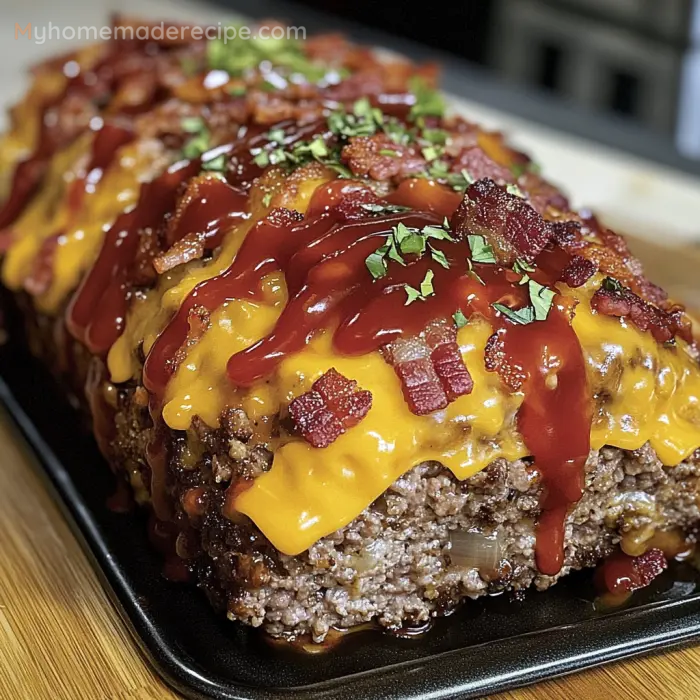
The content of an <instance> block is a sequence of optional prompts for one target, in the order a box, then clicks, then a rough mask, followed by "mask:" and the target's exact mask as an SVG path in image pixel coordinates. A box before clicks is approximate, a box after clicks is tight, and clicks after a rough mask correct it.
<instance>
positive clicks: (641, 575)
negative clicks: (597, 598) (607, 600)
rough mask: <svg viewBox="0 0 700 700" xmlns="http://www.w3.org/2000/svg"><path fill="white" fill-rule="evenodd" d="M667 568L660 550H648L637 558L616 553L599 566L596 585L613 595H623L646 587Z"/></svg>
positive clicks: (620, 552) (619, 552)
mask: <svg viewBox="0 0 700 700" xmlns="http://www.w3.org/2000/svg"><path fill="white" fill-rule="evenodd" d="M667 566H668V564H667V562H666V557H665V556H664V553H663V552H662V551H661V550H660V549H650V550H649V551H648V552H645V553H644V554H642V555H641V556H638V557H630V556H629V555H627V554H625V553H624V552H622V551H618V552H616V553H615V554H613V555H612V556H610V557H608V558H607V559H606V560H605V561H604V562H603V563H602V564H601V566H600V568H599V569H598V571H597V572H596V585H597V587H598V588H600V589H602V590H603V591H607V592H609V593H612V594H613V595H625V594H628V593H632V591H636V590H639V589H640V588H644V587H646V586H648V585H649V584H650V583H651V582H652V581H653V580H654V579H655V578H656V577H657V576H659V574H661V573H662V572H663V571H664V570H665V569H666V567H667Z"/></svg>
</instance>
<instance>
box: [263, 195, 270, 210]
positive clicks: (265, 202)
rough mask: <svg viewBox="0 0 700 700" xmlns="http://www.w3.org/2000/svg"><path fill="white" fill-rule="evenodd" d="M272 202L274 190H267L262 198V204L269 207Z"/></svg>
mask: <svg viewBox="0 0 700 700" xmlns="http://www.w3.org/2000/svg"><path fill="white" fill-rule="evenodd" d="M271 202H272V192H266V193H265V194H264V195H263V198H262V205H263V206H264V207H266V208H267V207H269V206H270V203H271Z"/></svg>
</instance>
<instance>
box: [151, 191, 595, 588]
mask: <svg viewBox="0 0 700 700" xmlns="http://www.w3.org/2000/svg"><path fill="white" fill-rule="evenodd" d="M360 191H361V186H359V185H358V184H353V183H350V182H348V181H336V182H333V183H331V184H330V185H328V186H325V187H322V188H319V190H317V192H316V193H315V194H314V196H313V197H312V201H311V203H310V205H309V209H308V212H307V216H306V218H304V220H303V221H298V220H297V219H298V216H296V217H295V216H293V215H292V214H291V213H290V212H286V210H276V211H275V212H272V214H270V215H268V217H266V218H265V219H264V220H262V221H261V222H259V223H258V224H256V226H255V227H254V228H253V229H251V231H250V232H249V233H248V235H247V237H246V239H245V241H244V243H243V246H242V247H241V249H240V251H239V253H238V255H237V257H236V258H235V260H234V262H233V263H232V264H231V266H230V267H229V268H228V269H227V270H226V271H224V272H223V273H222V274H220V275H218V276H217V277H214V278H212V279H210V280H206V281H204V282H201V283H200V284H199V285H198V286H197V287H196V288H195V289H194V290H193V292H192V293H191V294H190V295H189V297H188V298H187V299H186V300H185V302H184V304H183V306H182V308H181V309H180V310H179V311H178V313H177V314H176V315H175V317H174V318H173V320H172V321H171V323H170V324H169V325H168V327H166V329H165V330H164V331H163V333H162V334H161V335H160V337H159V338H158V340H157V341H156V343H155V344H154V346H153V348H152V349H151V352H150V353H149V355H148V358H147V360H146V364H145V367H144V383H145V385H146V387H147V388H148V389H149V390H150V391H151V392H152V393H153V394H154V395H155V396H154V398H155V399H156V401H155V403H156V404H158V403H159V399H160V398H161V397H162V393H163V392H164V389H165V386H166V384H167V382H168V380H169V379H170V376H171V374H172V363H171V359H172V357H173V356H174V354H175V352H177V350H178V348H179V347H180V345H181V344H182V342H183V341H184V339H185V337H186V334H187V317H188V313H189V311H190V309H192V308H193V307H195V306H203V307H204V308H206V309H207V310H209V311H213V310H214V309H215V308H217V307H218V306H220V305H221V304H223V303H225V302H226V301H227V300H232V299H246V298H249V299H257V298H260V283H261V280H262V277H263V276H264V275H266V274H269V273H270V272H272V271H274V270H281V271H282V272H283V273H284V275H285V278H286V281H287V288H288V294H289V301H288V303H287V305H286V307H285V308H284V310H283V311H282V314H281V315H280V317H279V319H278V321H277V323H276V325H275V328H274V329H273V331H272V332H271V333H270V334H269V335H268V336H266V337H264V338H263V339H261V340H260V341H259V342H257V343H255V344H254V345H252V346H251V347H249V348H247V349H245V350H243V351H241V352H239V353H236V354H235V355H233V356H232V357H231V358H230V360H229V362H228V366H227V372H228V375H229V378H230V379H231V381H232V382H233V383H235V384H236V385H239V386H250V385H252V384H253V383H255V382H256V381H258V380H259V379H261V378H264V377H266V376H269V374H271V373H272V372H274V370H275V368H276V367H277V365H278V364H279V363H280V362H281V361H282V360H283V359H284V358H285V357H286V356H288V355H290V354H292V353H295V352H298V351H299V350H301V349H302V348H303V347H304V346H305V345H306V343H307V342H308V340H309V339H310V338H311V337H312V336H313V334H314V333H315V332H317V331H318V330H319V329H322V328H329V327H330V328H335V330H334V331H333V345H334V348H335V350H336V352H338V353H340V354H344V355H361V354H364V353H368V352H371V351H373V350H378V349H379V348H381V347H382V346H383V345H385V344H387V343H389V342H391V341H392V340H394V339H396V338H397V337H399V336H409V335H413V334H417V333H419V332H420V331H421V330H423V329H424V328H425V327H426V325H427V324H428V323H429V322H430V321H432V320H435V319H437V318H450V317H451V316H452V314H453V313H454V312H455V311H456V310H457V309H460V310H461V311H462V312H463V313H464V314H465V316H467V317H469V316H470V315H472V314H479V315H481V316H483V317H485V318H486V319H487V320H488V321H489V322H490V323H491V325H492V327H493V330H494V332H495V333H497V334H498V335H499V338H500V340H501V341H502V343H503V348H504V355H505V363H506V364H507V365H509V366H511V367H513V368H516V369H517V370H518V371H519V372H520V373H521V374H522V375H523V376H524V377H525V379H524V382H523V384H522V387H521V390H522V392H523V394H524V399H523V403H522V405H521V408H520V410H519V412H518V416H517V423H518V429H519V432H520V433H521V435H522V436H523V439H524V440H525V443H526V445H527V446H528V449H529V450H530V452H531V454H532V455H533V457H534V461H535V466H536V468H537V470H538V471H539V472H540V473H541V475H542V480H543V497H542V503H541V505H542V515H541V517H540V522H539V525H538V531H537V565H538V568H539V570H540V571H541V572H542V573H544V574H547V575H555V574H556V573H557V572H558V571H559V570H560V568H561V566H562V564H563V561H564V551H563V536H564V529H563V526H564V519H565V517H566V514H567V511H568V508H569V507H570V506H571V504H573V503H575V502H577V501H578V500H579V499H580V497H581V494H582V491H583V468H584V465H585V462H586V459H587V456H588V452H589V449H590V425H591V408H590V402H589V399H588V393H589V392H588V388H587V382H586V374H585V363H584V358H583V353H582V350H581V346H580V343H579V342H578V339H577V337H576V335H575V333H574V331H573V329H572V328H571V323H570V321H571V311H570V308H569V305H568V304H567V303H566V302H565V300H563V299H561V297H559V296H557V297H555V303H554V305H553V306H552V308H551V309H550V312H549V316H548V318H547V319H546V320H545V321H538V322H534V323H530V324H527V325H515V324H513V323H512V322H511V321H509V320H508V319H506V318H505V317H504V316H502V315H501V314H500V313H498V312H496V311H495V310H494V308H493V306H492V305H493V304H494V303H503V304H506V305H508V306H511V307H512V308H518V307H521V306H524V305H526V304H527V303H528V292H527V287H526V286H523V285H519V284H518V282H519V281H520V278H521V276H520V275H518V274H516V273H514V272H513V271H511V270H507V269H503V268H501V267H499V266H497V265H489V264H478V263H474V264H473V267H474V269H475V272H476V273H477V274H478V276H479V277H480V278H481V279H482V280H483V282H484V284H482V283H481V282H480V281H479V280H478V279H477V278H476V277H475V276H474V275H472V274H470V273H469V271H468V268H467V262H466V261H467V258H470V255H471V252H470V249H469V246H468V244H467V242H466V241H455V242H450V241H441V240H432V241H431V243H432V245H433V246H434V247H435V248H437V249H439V250H440V251H442V252H443V253H444V255H445V256H446V257H447V259H448V260H449V262H450V267H449V269H445V268H443V267H441V266H439V265H437V264H436V263H435V262H434V261H432V259H431V257H430V256H429V255H428V254H424V255H423V256H422V257H420V258H415V257H414V258H412V259H411V258H408V257H407V258H406V262H407V264H406V266H401V265H399V264H398V263H391V264H390V265H389V267H388V272H387V274H386V276H385V277H382V278H380V279H377V280H374V281H371V280H369V279H368V275H369V273H368V271H367V269H366V267H365V259H366V258H367V256H368V255H369V254H370V253H372V252H373V251H375V250H376V249H377V248H378V247H380V246H381V245H382V243H383V242H384V240H385V237H386V235H387V234H389V233H390V231H391V229H392V227H393V226H395V225H396V224H397V223H399V222H403V223H404V224H405V225H406V226H408V227H415V228H418V229H421V228H423V227H424V226H426V225H439V224H440V223H441V221H442V217H443V216H444V215H445V214H448V213H452V211H450V209H453V207H454V206H455V199H454V198H453V197H452V196H451V195H452V193H451V192H449V191H446V190H444V191H443V192H440V195H441V196H440V197H435V196H434V195H435V194H436V192H435V189H434V186H431V185H430V184H429V183H427V182H425V183H421V182H420V181H415V182H414V183H404V185H403V186H402V187H400V188H399V189H398V190H397V191H396V192H394V193H393V194H392V196H391V199H392V202H393V203H395V204H402V205H407V206H412V207H416V208H418V209H419V210H418V211H415V210H414V211H410V212H407V213H402V214H390V215H383V216H378V217H371V216H368V215H367V216H364V215H361V216H360V217H358V216H357V213H355V214H354V215H353V214H352V213H350V214H348V208H347V206H346V204H347V200H348V199H352V198H353V197H355V198H358V192H360ZM436 202H437V204H436ZM431 209H432V211H431ZM540 258H541V259H542V263H543V264H542V267H541V268H539V269H538V270H537V272H535V273H533V275H532V276H533V277H535V278H536V279H537V281H538V282H540V283H541V284H549V285H553V283H554V281H555V280H556V279H557V276H556V275H557V273H558V271H559V270H560V269H561V266H562V265H563V264H565V262H566V261H565V260H564V259H562V257H561V255H559V254H558V253H555V252H549V251H545V252H544V253H543V254H542V255H541V256H540ZM539 262H540V261H539V259H538V265H539ZM428 270H432V271H433V273H434V278H433V287H434V289H435V295H433V296H428V297H427V298H426V299H425V300H424V301H417V302H414V303H412V304H411V305H410V306H406V299H407V297H406V292H405V285H406V284H408V285H411V286H413V287H418V286H419V285H420V282H421V280H423V278H424V276H425V274H426V272H427V271H428Z"/></svg>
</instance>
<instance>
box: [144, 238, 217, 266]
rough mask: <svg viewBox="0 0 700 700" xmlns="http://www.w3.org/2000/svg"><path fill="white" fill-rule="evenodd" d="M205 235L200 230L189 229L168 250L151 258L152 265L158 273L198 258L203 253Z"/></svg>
mask: <svg viewBox="0 0 700 700" xmlns="http://www.w3.org/2000/svg"><path fill="white" fill-rule="evenodd" d="M205 240H206V235H205V234H204V233H202V232H201V231H190V232H189V233H187V234H186V235H185V237H184V238H181V239H180V240H179V241H176V242H175V243H173V245H172V246H170V248H168V250H166V251H165V252H164V253H161V254H160V255H158V256H157V257H156V258H154V259H153V267H154V268H155V270H156V272H157V273H158V274H159V275H162V274H163V273H164V272H167V271H168V270H172V269H173V268H175V267H177V266H178V265H184V264H185V263H188V262H190V261H191V260H199V258H201V257H202V256H203V255H204V241H205Z"/></svg>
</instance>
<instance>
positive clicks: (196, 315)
mask: <svg viewBox="0 0 700 700" xmlns="http://www.w3.org/2000/svg"><path fill="white" fill-rule="evenodd" d="M209 318H210V314H209V312H208V311H207V310H206V309H205V308H204V307H203V306H195V307H193V308H191V309H190V311H189V313H188V314H187V323H188V324H189V328H188V330H187V337H186V338H185V341H184V342H183V343H182V345H181V346H180V347H179V348H178V350H177V352H176V353H175V355H174V356H173V358H172V360H170V364H171V366H172V368H173V373H175V371H176V370H177V368H178V367H179V366H180V364H181V363H182V361H183V360H184V359H185V358H186V357H187V352H188V350H189V349H190V348H192V347H193V346H195V345H196V344H197V343H198V342H199V341H200V340H201V339H202V336H203V335H204V334H205V333H206V331H207V329H208V328H209V325H210V320H209Z"/></svg>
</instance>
